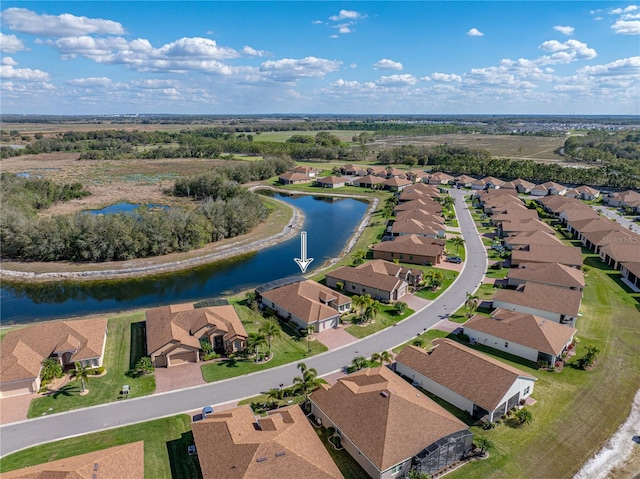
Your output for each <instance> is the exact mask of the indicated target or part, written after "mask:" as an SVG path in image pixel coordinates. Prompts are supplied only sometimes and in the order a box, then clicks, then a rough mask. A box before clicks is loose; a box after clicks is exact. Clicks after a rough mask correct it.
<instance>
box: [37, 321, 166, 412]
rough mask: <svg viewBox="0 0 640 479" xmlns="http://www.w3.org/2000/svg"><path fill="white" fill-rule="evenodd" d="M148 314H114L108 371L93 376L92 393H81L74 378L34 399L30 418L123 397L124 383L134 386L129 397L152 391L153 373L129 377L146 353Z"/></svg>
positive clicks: (107, 350) (106, 362) (107, 352)
mask: <svg viewBox="0 0 640 479" xmlns="http://www.w3.org/2000/svg"><path fill="white" fill-rule="evenodd" d="M143 321H144V313H142V312H141V313H134V314H127V315H121V316H114V317H113V318H110V319H109V323H108V326H107V328H108V331H109V333H108V335H107V344H106V347H105V355H104V361H103V365H104V367H105V369H106V374H105V375H104V376H102V377H90V378H89V380H88V381H87V383H86V387H87V389H89V394H87V395H86V396H80V390H81V385H80V382H79V381H78V382H76V381H72V382H70V383H69V384H67V385H66V386H63V387H62V388H61V389H60V390H58V391H57V392H55V393H53V394H51V395H49V396H44V397H39V398H36V399H34V400H32V401H31V405H30V407H29V414H28V417H29V418H33V417H39V416H45V415H47V414H55V413H59V412H63V411H69V410H71V409H79V408H83V407H89V406H95V405H96V404H103V403H108V402H113V401H118V400H121V399H123V396H122V395H121V394H120V391H121V390H122V386H123V385H124V384H128V385H129V386H130V392H129V397H130V398H134V397H139V396H145V395H147V394H151V393H152V392H153V391H154V390H155V387H156V382H155V377H154V376H153V375H150V376H143V377H138V378H136V377H129V376H127V372H128V371H129V370H130V369H132V368H133V367H134V365H135V363H136V361H137V360H138V359H139V358H140V357H142V356H143V355H144V354H146V343H145V332H144V323H143Z"/></svg>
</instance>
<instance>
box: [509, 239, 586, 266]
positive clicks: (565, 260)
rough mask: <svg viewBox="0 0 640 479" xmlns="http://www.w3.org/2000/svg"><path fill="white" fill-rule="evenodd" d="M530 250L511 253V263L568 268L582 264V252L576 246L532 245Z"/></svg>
mask: <svg viewBox="0 0 640 479" xmlns="http://www.w3.org/2000/svg"><path fill="white" fill-rule="evenodd" d="M528 248H529V249H528V250H524V249H518V250H513V251H512V252H511V263H513V264H521V263H558V264H566V265H568V266H579V265H581V264H582V250H581V249H580V248H576V247H575V246H565V245H542V244H530V245H529V246H528Z"/></svg>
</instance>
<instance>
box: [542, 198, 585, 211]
mask: <svg viewBox="0 0 640 479" xmlns="http://www.w3.org/2000/svg"><path fill="white" fill-rule="evenodd" d="M536 201H537V202H538V203H540V204H541V205H542V206H543V207H544V209H545V210H547V211H548V212H549V213H554V214H556V215H557V214H558V213H560V212H561V211H562V210H564V209H566V208H567V207H570V206H568V205H571V204H573V205H576V207H578V208H582V207H583V206H584V204H583V203H580V201H579V200H577V199H575V198H567V197H566V196H557V195H554V196H546V197H544V198H540V199H538V200H536Z"/></svg>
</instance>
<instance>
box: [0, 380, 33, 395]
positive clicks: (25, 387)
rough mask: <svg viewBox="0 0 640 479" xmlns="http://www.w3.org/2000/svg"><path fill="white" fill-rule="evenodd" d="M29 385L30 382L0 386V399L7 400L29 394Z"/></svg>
mask: <svg viewBox="0 0 640 479" xmlns="http://www.w3.org/2000/svg"><path fill="white" fill-rule="evenodd" d="M31 384H32V382H31V381H17V382H14V383H5V384H2V385H0V397H3V398H7V397H11V396H20V395H22V394H31Z"/></svg>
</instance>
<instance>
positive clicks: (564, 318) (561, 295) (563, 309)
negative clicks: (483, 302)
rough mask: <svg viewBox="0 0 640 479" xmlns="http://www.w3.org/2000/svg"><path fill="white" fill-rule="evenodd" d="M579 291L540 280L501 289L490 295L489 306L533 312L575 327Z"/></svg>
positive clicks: (579, 296)
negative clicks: (490, 302)
mask: <svg viewBox="0 0 640 479" xmlns="http://www.w3.org/2000/svg"><path fill="white" fill-rule="evenodd" d="M581 302H582V291H575V290H571V289H567V288H560V287H558V286H550V285H547V284H540V283H524V284H522V285H520V286H518V288H517V289H501V290H498V291H497V292H496V294H494V295H493V307H494V308H502V309H508V310H510V311H518V312H520V313H527V314H533V315H535V316H540V317H543V318H545V319H550V320H551V321H555V322H556V323H560V324H566V325H569V326H572V327H573V326H575V323H576V319H577V318H578V312H579V311H580V303H581Z"/></svg>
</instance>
